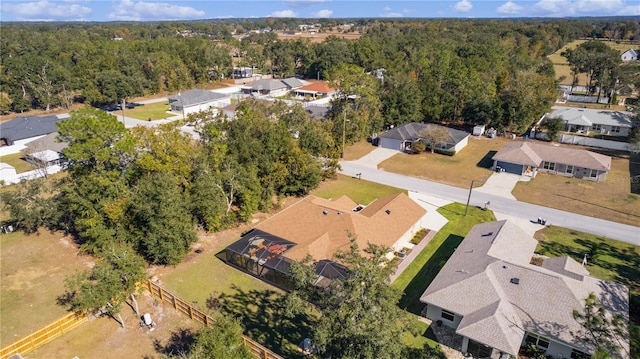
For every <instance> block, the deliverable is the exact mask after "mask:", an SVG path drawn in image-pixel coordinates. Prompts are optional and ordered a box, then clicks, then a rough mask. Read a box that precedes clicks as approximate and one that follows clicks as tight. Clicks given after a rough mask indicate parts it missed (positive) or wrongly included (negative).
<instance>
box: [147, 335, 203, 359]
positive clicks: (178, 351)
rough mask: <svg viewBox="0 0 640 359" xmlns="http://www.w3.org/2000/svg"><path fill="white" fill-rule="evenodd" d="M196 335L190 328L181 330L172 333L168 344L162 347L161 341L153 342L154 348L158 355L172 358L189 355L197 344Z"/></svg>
mask: <svg viewBox="0 0 640 359" xmlns="http://www.w3.org/2000/svg"><path fill="white" fill-rule="evenodd" d="M195 336H196V333H194V332H192V331H191V329H189V328H180V329H178V330H177V331H175V332H172V333H171V337H170V338H169V341H168V342H167V344H165V345H162V343H161V342H160V340H158V339H155V340H154V341H153V347H154V349H155V350H156V352H157V353H160V354H164V355H165V356H171V357H174V356H175V357H182V356H183V355H187V354H189V348H190V347H191V345H193V343H194V342H195Z"/></svg>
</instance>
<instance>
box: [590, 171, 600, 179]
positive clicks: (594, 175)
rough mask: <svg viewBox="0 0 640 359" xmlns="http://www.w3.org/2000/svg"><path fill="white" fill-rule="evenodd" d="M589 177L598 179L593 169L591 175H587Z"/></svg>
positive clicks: (596, 172)
mask: <svg viewBox="0 0 640 359" xmlns="http://www.w3.org/2000/svg"><path fill="white" fill-rule="evenodd" d="M589 177H591V178H596V177H598V170H594V169H592V170H591V173H589Z"/></svg>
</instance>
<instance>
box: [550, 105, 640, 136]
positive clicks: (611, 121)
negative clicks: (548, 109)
mask: <svg viewBox="0 0 640 359" xmlns="http://www.w3.org/2000/svg"><path fill="white" fill-rule="evenodd" d="M546 117H547V118H560V119H562V120H563V121H564V123H565V130H566V131H568V132H576V133H581V134H585V135H587V134H589V132H596V133H599V134H603V135H611V136H623V137H626V136H628V135H629V130H630V129H631V127H633V113H631V112H625V111H606V110H595V109H588V108H574V107H564V108H562V109H559V110H556V111H554V112H552V113H551V114H549V115H546Z"/></svg>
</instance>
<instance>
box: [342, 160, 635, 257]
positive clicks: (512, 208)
mask: <svg viewBox="0 0 640 359" xmlns="http://www.w3.org/2000/svg"><path fill="white" fill-rule="evenodd" d="M340 165H341V166H342V171H340V173H342V174H344V175H348V176H353V177H355V176H356V174H361V175H360V178H361V179H363V180H367V181H371V182H377V183H381V184H385V185H389V186H394V187H398V188H402V189H406V190H408V191H415V192H419V193H424V194H428V195H431V196H433V197H437V198H441V199H446V200H451V201H455V202H460V203H466V202H467V196H468V195H469V189H468V188H467V189H463V188H458V187H453V186H449V185H445V184H442V183H437V182H431V181H427V180H423V179H420V178H415V177H410V176H404V175H400V174H396V173H391V172H385V171H381V170H378V169H377V168H373V167H370V166H363V165H360V164H358V163H354V162H345V161H341V162H340ZM485 202H490V205H489V209H491V210H494V211H497V212H501V213H505V214H509V215H511V216H515V217H520V218H525V219H528V220H531V221H537V219H538V217H542V218H544V219H546V220H547V224H553V225H556V226H560V227H565V228H571V229H575V230H577V231H582V232H588V233H593V234H596V235H600V236H605V237H607V238H612V239H617V240H620V241H624V242H627V243H631V244H633V245H636V246H640V228H639V227H635V226H630V225H626V224H621V223H616V222H611V221H606V220H603V219H598V218H593V217H589V216H583V215H580V214H575V213H570V212H565V211H560V210H557V209H553V208H548V207H543V206H538V205H535V204H530V203H525V202H518V201H515V200H511V199H507V198H503V197H499V196H494V195H490V194H487V193H481V192H478V191H471V201H470V204H469V205H470V206H484V204H485Z"/></svg>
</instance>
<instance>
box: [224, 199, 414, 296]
mask: <svg viewBox="0 0 640 359" xmlns="http://www.w3.org/2000/svg"><path fill="white" fill-rule="evenodd" d="M425 214H426V210H425V209H424V208H422V207H421V206H420V205H418V204H417V203H416V202H414V201H413V200H412V199H411V198H409V197H408V196H407V195H406V194H404V193H399V194H394V195H390V196H386V197H383V198H378V199H376V200H375V201H373V202H372V203H371V204H369V205H368V206H364V205H359V204H357V203H355V202H354V201H353V200H351V199H350V198H349V197H347V196H342V197H339V198H336V199H333V200H327V199H322V198H319V197H315V196H308V197H305V198H303V199H301V200H299V201H298V202H296V203H294V204H293V205H291V206H289V207H288V208H286V209H285V210H283V211H282V212H280V213H278V214H277V215H275V216H273V217H271V218H269V219H267V220H265V221H264V222H262V223H260V224H258V225H257V226H255V228H254V229H253V230H251V231H249V232H248V233H246V234H245V235H243V236H242V237H241V238H240V239H239V240H238V241H236V242H234V243H233V244H231V245H230V246H228V247H227V248H226V249H225V250H224V251H223V252H222V253H220V254H219V256H220V258H221V259H223V260H224V261H225V262H227V263H229V264H232V265H234V266H237V267H240V268H241V269H243V270H245V271H247V272H249V273H251V274H253V275H255V276H257V277H259V278H261V279H263V280H265V281H269V282H271V283H274V284H276V285H282V286H285V285H286V282H287V278H288V277H289V266H290V264H291V262H292V261H300V260H302V259H304V258H305V257H306V256H307V255H311V256H312V257H313V258H314V260H315V261H323V260H331V259H333V255H334V254H335V253H336V251H339V250H348V249H349V246H350V244H351V241H350V237H351V236H353V237H354V238H355V239H356V242H357V243H358V246H359V248H360V250H364V249H366V248H367V246H368V243H369V242H370V243H373V244H377V245H383V246H386V247H389V248H391V249H393V250H394V251H399V250H401V249H403V248H405V247H407V248H411V247H412V246H413V245H412V244H411V243H410V240H411V239H412V238H413V236H414V235H415V233H416V232H417V231H419V230H420V229H421V220H422V217H423V216H424V215H425ZM292 224H295V225H292Z"/></svg>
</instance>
